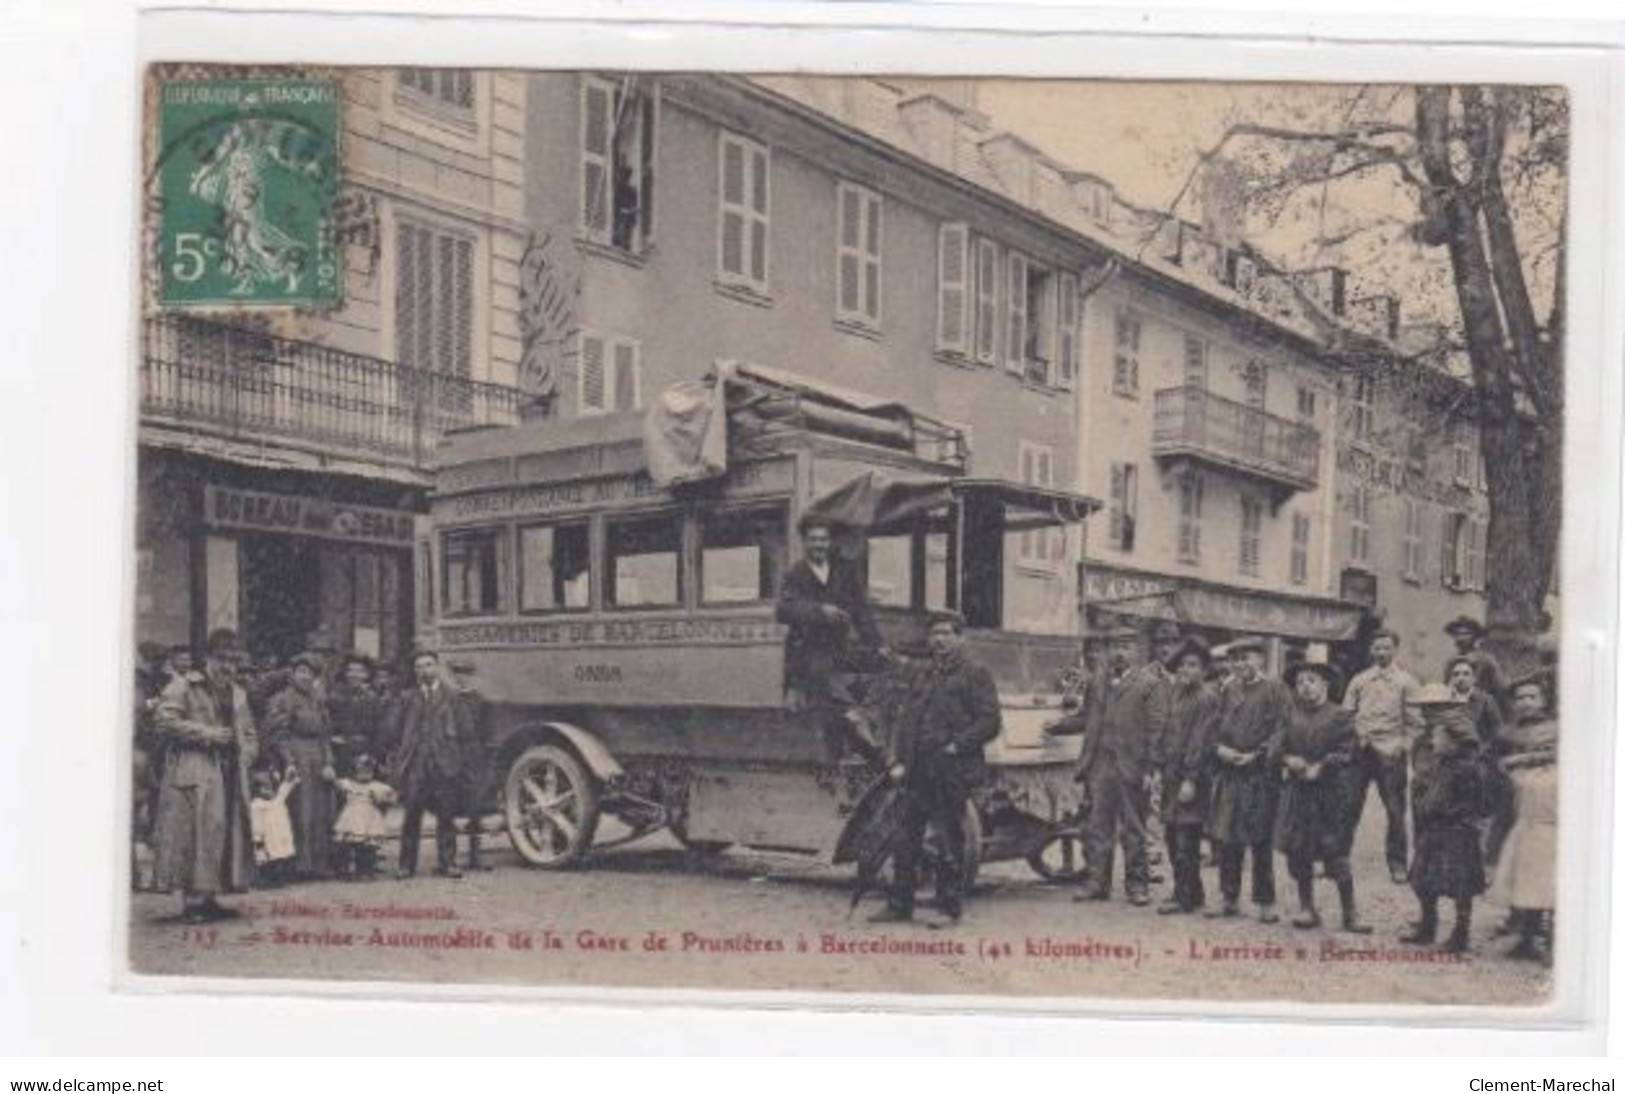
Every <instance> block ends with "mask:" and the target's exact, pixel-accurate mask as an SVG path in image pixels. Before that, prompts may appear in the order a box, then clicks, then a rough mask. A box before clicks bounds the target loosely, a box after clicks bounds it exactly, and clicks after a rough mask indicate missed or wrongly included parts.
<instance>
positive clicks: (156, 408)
mask: <svg viewBox="0 0 1625 1094" xmlns="http://www.w3.org/2000/svg"><path fill="white" fill-rule="evenodd" d="M523 398H524V396H523V393H522V392H520V391H519V389H517V388H514V387H509V386H506V385H503V384H488V383H481V382H479V381H476V380H470V379H467V378H466V377H462V376H452V375H446V374H444V373H437V372H427V371H424V370H421V369H414V368H407V367H404V366H401V365H397V364H394V363H393V362H390V361H384V360H381V359H379V358H376V357H366V356H362V355H360V354H355V353H344V352H342V351H340V350H335V349H331V348H329V347H327V346H321V345H316V344H314V343H311V342H301V341H297V340H294V339H290V338H281V337H277V336H275V335H270V334H265V333H262V332H260V331H253V330H246V329H244V328H241V327H233V326H230V325H227V324H224V323H219V322H215V321H213V320H207V319H200V318H196V317H193V316H187V315H160V316H155V317H153V318H150V319H148V320H147V321H146V323H145V326H144V328H143V330H142V344H141V416H142V419H143V421H146V422H152V423H154V424H173V425H183V426H189V427H200V428H202V429H204V430H206V431H208V432H212V433H215V434H217V435H221V436H225V437H228V438H231V439H240V440H251V441H256V442H261V443H264V442H273V443H275V442H281V443H287V444H293V445H298V446H301V447H312V448H315V449H318V450H319V451H322V452H325V453H330V454H334V455H342V456H348V457H351V458H355V459H360V460H364V461H373V462H376V463H380V464H386V465H390V466H397V467H406V468H409V469H411V470H414V471H424V470H426V469H427V467H428V460H429V457H430V455H431V454H432V453H433V452H434V449H435V447H436V445H438V444H439V442H440V439H441V437H443V436H444V435H445V434H446V433H447V432H448V431H450V430H454V429H460V428H465V427H469V426H478V425H515V424H517V423H518V421H519V409H520V405H521V402H522V400H523Z"/></svg>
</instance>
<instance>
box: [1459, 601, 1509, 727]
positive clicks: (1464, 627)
mask: <svg viewBox="0 0 1625 1094" xmlns="http://www.w3.org/2000/svg"><path fill="white" fill-rule="evenodd" d="M1444 633H1445V634H1448V635H1449V636H1450V637H1451V639H1452V640H1453V641H1454V642H1455V643H1456V655H1457V656H1458V657H1465V658H1467V659H1468V660H1470V661H1471V662H1472V663H1473V671H1474V672H1475V673H1476V674H1477V678H1478V686H1479V689H1480V690H1482V691H1483V692H1484V694H1486V695H1488V696H1489V697H1490V698H1492V699H1494V700H1495V703H1496V705H1497V706H1498V707H1500V708H1501V717H1502V720H1509V719H1510V718H1511V717H1512V711H1511V709H1510V705H1509V700H1510V696H1508V695H1507V694H1506V689H1505V688H1504V687H1503V686H1502V685H1503V682H1504V681H1505V679H1506V677H1505V676H1504V675H1502V673H1501V663H1500V662H1499V661H1497V660H1496V659H1495V655H1494V654H1492V653H1490V651H1489V650H1486V649H1484V648H1483V645H1482V643H1483V641H1484V625H1483V624H1482V623H1480V622H1479V621H1478V620H1476V619H1474V618H1473V617H1472V616H1469V615H1458V616H1456V618H1454V619H1452V620H1451V621H1450V622H1448V623H1446V624H1445V625H1444Z"/></svg>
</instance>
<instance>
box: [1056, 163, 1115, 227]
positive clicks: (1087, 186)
mask: <svg viewBox="0 0 1625 1094" xmlns="http://www.w3.org/2000/svg"><path fill="white" fill-rule="evenodd" d="M1062 177H1063V178H1064V179H1065V180H1066V183H1067V185H1068V186H1070V187H1071V188H1072V200H1074V201H1075V202H1077V204H1078V208H1080V209H1082V210H1083V211H1084V213H1085V215H1087V216H1088V217H1089V219H1090V220H1092V221H1094V222H1095V223H1096V224H1099V225H1100V226H1101V227H1103V228H1109V227H1111V223H1112V206H1113V205H1115V204H1116V203H1117V193H1116V191H1115V190H1113V189H1112V184H1111V183H1109V182H1107V181H1106V180H1105V179H1103V178H1101V177H1100V176H1098V175H1091V174H1089V173H1088V172H1086V171H1069V172H1066V173H1065V174H1064V175H1063V176H1062Z"/></svg>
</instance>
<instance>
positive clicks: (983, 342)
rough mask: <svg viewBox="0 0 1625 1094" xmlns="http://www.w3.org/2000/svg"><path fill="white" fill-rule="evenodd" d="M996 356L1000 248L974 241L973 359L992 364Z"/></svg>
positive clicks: (981, 240)
mask: <svg viewBox="0 0 1625 1094" xmlns="http://www.w3.org/2000/svg"><path fill="white" fill-rule="evenodd" d="M998 357H999V246H998V244H996V243H994V242H993V241H992V240H991V239H978V240H977V241H976V359H977V360H978V361H981V362H982V363H983V364H988V365H991V364H993V363H994V362H995V361H997V360H998Z"/></svg>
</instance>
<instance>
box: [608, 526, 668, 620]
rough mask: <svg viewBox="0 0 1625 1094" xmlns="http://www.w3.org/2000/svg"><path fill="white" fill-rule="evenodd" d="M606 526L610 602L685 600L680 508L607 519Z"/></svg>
mask: <svg viewBox="0 0 1625 1094" xmlns="http://www.w3.org/2000/svg"><path fill="white" fill-rule="evenodd" d="M604 532H605V535H604V539H605V551H606V558H605V566H604V576H605V579H606V581H607V583H608V586H609V587H608V588H607V589H606V590H605V593H606V596H605V598H604V599H605V603H606V604H608V605H609V606H610V607H614V608H666V607H673V608H674V607H678V606H679V605H681V604H682V602H683V578H682V574H683V548H682V544H683V519H682V516H681V514H678V513H666V514H662V515H660V516H653V517H637V518H632V519H627V520H611V521H606V522H605V524H604Z"/></svg>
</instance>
